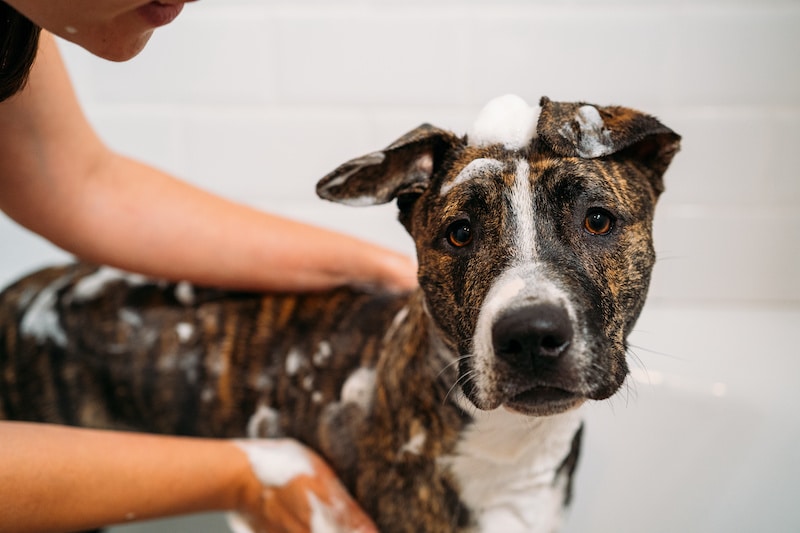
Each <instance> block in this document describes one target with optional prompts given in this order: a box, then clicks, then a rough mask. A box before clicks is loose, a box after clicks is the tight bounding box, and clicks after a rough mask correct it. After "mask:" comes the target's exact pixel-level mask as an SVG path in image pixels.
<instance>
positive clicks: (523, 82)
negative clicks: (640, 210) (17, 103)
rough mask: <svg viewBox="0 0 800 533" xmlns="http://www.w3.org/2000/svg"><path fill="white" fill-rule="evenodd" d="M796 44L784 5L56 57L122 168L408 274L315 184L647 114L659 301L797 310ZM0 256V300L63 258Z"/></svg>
mask: <svg viewBox="0 0 800 533" xmlns="http://www.w3.org/2000/svg"><path fill="white" fill-rule="evenodd" d="M797 28H800V4H798V3H797V2H795V1H791V0H785V1H781V0H771V1H767V2H764V1H758V0H750V1H748V0H739V1H735V2H720V1H713V0H705V1H697V2H689V1H680V0H663V1H660V2H650V3H647V4H644V3H641V2H636V1H634V0H616V1H615V0H606V1H604V0H572V1H567V0H562V1H558V0H551V1H538V2H535V1H522V0H506V1H501V2H497V1H489V0H471V1H464V2H456V1H454V0H450V1H448V0H426V1H424V2H422V1H413V2H408V1H402V2H401V1H391V0H362V1H355V0H353V1H336V2H321V1H316V2H310V1H308V2H288V1H283V2H281V1H277V0H276V1H265V0H203V1H201V2H197V3H195V4H192V5H189V6H187V8H186V10H185V11H184V13H183V15H182V16H181V17H180V18H179V19H178V20H177V21H176V22H175V23H174V24H172V25H171V26H170V27H167V28H164V29H161V30H159V31H158V32H157V33H156V35H155V36H154V38H153V40H152V42H151V44H150V45H149V47H148V48H147V49H146V50H145V51H144V52H143V53H142V54H141V55H140V56H139V57H137V58H136V59H134V60H133V61H130V62H129V63H126V64H114V63H107V62H104V61H101V60H99V59H96V58H94V57H92V56H90V55H89V54H87V53H85V52H84V51H83V50H81V49H78V48H76V47H74V46H72V45H69V44H65V45H64V46H63V50H64V53H65V56H66V58H67V62H68V66H69V68H70V71H71V73H72V75H73V78H74V82H75V84H76V86H77V89H78V92H79V96H80V99H81V101H82V103H83V105H84V107H85V109H86V112H87V114H88V115H89V116H90V118H91V120H92V121H93V123H94V124H95V125H96V127H97V129H98V130H99V131H100V133H101V135H102V136H103V137H104V138H105V139H106V140H107V141H108V142H109V143H110V144H111V145H112V146H114V147H116V148H117V149H119V150H120V151H123V152H125V153H127V154H129V155H132V156H134V157H137V158H140V159H143V160H145V161H149V162H151V163H152V164H154V165H157V166H160V167H162V168H165V169H167V170H169V171H171V172H173V173H175V174H177V175H179V176H182V177H184V178H185V179H187V180H190V181H193V182H195V183H198V184H200V185H201V186H203V187H206V188H208V189H211V190H213V191H216V192H218V193H220V194H224V195H226V196H229V197H232V198H234V199H237V200H241V201H244V202H248V203H251V204H254V205H257V206H260V207H262V208H264V209H270V210H275V211H279V212H282V213H286V214H289V215H292V216H298V217H302V218H305V219H308V220H312V221H315V222H319V223H322V224H330V225H332V226H333V227H336V228H339V229H341V230H343V231H351V232H353V233H357V234H359V235H361V236H365V237H368V238H370V239H374V240H378V239H380V240H381V241H382V242H385V241H389V242H393V243H396V246H397V247H398V248H399V249H402V250H406V251H409V252H410V251H411V245H410V241H409V240H408V239H407V238H405V236H404V235H403V233H402V231H401V230H400V229H399V226H398V225H397V224H396V223H395V222H394V217H393V215H392V213H391V211H390V210H385V209H384V210H360V211H354V212H351V211H347V210H341V209H339V208H336V207H332V206H328V205H326V204H323V203H321V202H320V201H319V200H317V199H316V198H315V196H314V192H313V187H314V183H315V182H316V180H317V179H318V178H319V177H321V176H322V175H324V174H325V173H326V172H328V171H329V170H331V169H332V168H334V167H335V166H336V165H338V164H339V163H341V162H343V161H344V160H346V159H348V158H350V157H353V156H356V155H360V154H362V153H364V152H367V151H371V150H373V149H375V148H379V147H381V146H384V145H385V144H387V143H388V142H390V141H391V140H393V139H394V138H396V137H397V136H399V135H400V134H402V133H404V132H405V131H407V130H408V129H410V128H412V127H414V126H416V125H418V124H419V123H421V122H426V121H427V122H433V123H435V124H437V125H440V126H444V127H449V128H451V129H453V130H455V131H458V132H462V131H464V130H465V129H466V128H467V127H468V126H469V124H470V122H471V120H472V117H473V116H474V114H475V113H476V112H477V110H478V109H479V108H480V107H481V105H482V104H483V103H484V102H485V101H486V100H488V99H489V98H492V97H494V96H497V95H499V94H504V93H508V92H515V93H518V94H520V95H522V96H523V97H525V98H527V99H529V100H530V101H535V100H537V99H538V98H539V96H541V95H543V94H546V95H548V96H550V97H552V98H555V99H561V100H573V99H580V100H586V101H591V102H596V103H601V104H605V103H617V104H622V105H628V106H631V107H636V108H639V109H642V110H645V111H648V112H651V113H653V114H656V115H657V116H659V117H660V118H661V119H662V120H663V121H664V122H665V123H666V124H667V125H669V126H671V127H673V128H674V129H675V130H677V131H678V132H680V133H682V134H683V136H684V142H683V151H682V153H681V154H679V155H678V157H677V158H676V159H675V162H674V165H673V167H672V168H671V169H670V171H669V173H668V175H667V190H668V192H667V193H666V194H665V195H664V197H663V200H662V204H661V206H660V210H659V213H658V218H657V236H658V242H657V248H658V249H659V251H660V252H661V255H662V258H663V261H662V262H661V264H660V265H659V267H658V270H657V272H656V276H655V279H654V282H653V288H652V292H651V297H652V298H653V299H661V300H668V301H695V300H698V299H700V300H711V301H734V300H736V301H756V300H757V301H781V302H787V301H788V302H798V301H800V284H798V282H797V281H796V279H797V276H796V274H797V273H798V272H800V250H799V249H800V243H799V242H798V233H800V215H799V214H798V213H797V212H796V210H795V208H794V206H796V205H798V203H800V179H798V175H797V170H796V168H797V166H796V165H795V163H794V151H795V147H796V146H797V145H798V143H799V142H800V69H798V68H797V66H796V58H797V57H798V56H800V32H798V31H797ZM0 238H2V242H4V243H8V244H9V247H8V249H9V252H8V253H7V254H4V257H3V258H2V259H0V281H8V280H10V279H11V278H13V277H14V276H17V275H19V274H21V273H22V272H24V271H26V270H29V269H32V268H34V267H36V266H38V265H39V264H41V263H42V262H46V261H51V260H53V258H55V257H60V255H59V254H58V253H57V252H54V251H52V250H49V248H48V247H47V246H46V245H42V244H41V243H40V242H38V241H37V240H35V239H31V237H30V236H29V235H28V234H27V233H24V232H21V231H20V230H18V229H16V228H15V227H14V226H13V223H11V222H9V221H7V220H5V219H4V220H3V221H2V222H1V223H0ZM11 244H13V247H12V246H10V245H11ZM11 250H13V252H12V251H11Z"/></svg>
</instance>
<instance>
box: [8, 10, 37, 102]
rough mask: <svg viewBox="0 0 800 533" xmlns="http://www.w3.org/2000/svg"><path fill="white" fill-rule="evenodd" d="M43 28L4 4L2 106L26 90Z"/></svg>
mask: <svg viewBox="0 0 800 533" xmlns="http://www.w3.org/2000/svg"><path fill="white" fill-rule="evenodd" d="M40 31H41V28H40V27H39V26H37V25H36V24H34V23H33V22H31V21H30V20H28V19H27V18H26V17H24V16H22V15H20V14H19V12H17V10H16V9H14V8H13V7H11V6H10V5H8V4H6V3H5V2H0V102H2V101H3V100H5V99H6V98H8V97H10V96H13V95H14V94H16V93H17V92H19V90H20V89H22V88H23V87H24V86H25V82H26V81H27V80H28V73H29V72H30V70H31V65H32V64H33V60H34V58H35V57H36V50H37V49H38V47H39V32H40Z"/></svg>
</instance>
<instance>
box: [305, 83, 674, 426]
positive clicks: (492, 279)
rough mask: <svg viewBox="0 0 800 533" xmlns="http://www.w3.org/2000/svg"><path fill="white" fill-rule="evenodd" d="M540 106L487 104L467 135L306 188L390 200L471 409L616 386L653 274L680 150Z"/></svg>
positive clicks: (653, 130) (533, 405)
mask: <svg viewBox="0 0 800 533" xmlns="http://www.w3.org/2000/svg"><path fill="white" fill-rule="evenodd" d="M540 106H541V109H538V108H531V107H528V105H527V104H525V102H523V101H522V100H521V99H519V98H518V97H514V96H506V97H501V98H499V99H496V100H494V101H492V102H490V103H489V104H488V105H487V106H486V108H484V111H482V113H481V115H480V116H479V118H478V120H477V121H476V123H475V126H474V127H473V129H472V131H471V132H470V133H469V134H468V135H466V136H464V137H459V136H457V135H455V134H454V133H452V132H449V131H445V130H441V129H438V128H436V127H433V126H430V125H427V124H426V125H422V126H420V127H418V128H416V129H415V130H413V131H411V132H409V133H408V134H406V135H404V136H403V137H401V138H400V139H399V140H397V141H396V142H395V143H393V144H392V145H391V146H389V147H388V148H386V149H385V150H382V151H380V152H374V153H371V154H368V155H366V156H363V157H360V158H357V159H354V160H352V161H349V162H347V163H345V164H343V165H342V166H340V167H339V168H338V169H336V170H335V171H334V172H332V173H331V174H329V175H328V176H326V177H325V178H323V179H322V180H321V181H320V182H319V184H318V187H317V191H318V193H319V195H320V196H322V197H323V198H326V199H330V200H333V201H337V202H342V203H348V204H354V205H370V204H379V203H385V202H389V201H391V200H392V199H397V204H398V206H399V209H400V220H401V222H402V223H403V225H404V226H405V227H406V229H407V230H408V231H409V233H410V234H411V236H412V237H413V239H414V241H415V243H416V248H417V254H418V261H419V283H420V286H421V288H422V289H423V291H424V293H425V302H426V305H427V310H428V313H429V314H430V315H431V317H432V319H433V321H434V322H435V324H436V326H437V327H438V328H439V329H440V330H441V332H442V334H443V337H444V339H445V342H447V343H449V345H450V347H451V348H452V349H453V350H454V351H455V352H457V354H458V355H459V356H460V359H459V373H460V375H459V382H460V384H461V387H462V389H463V392H464V393H465V395H466V397H467V398H468V399H469V400H470V401H471V402H472V403H473V404H474V405H475V406H476V407H478V408H480V409H494V408H497V407H499V406H501V405H505V406H506V407H508V408H510V409H512V410H516V411H519V412H523V413H527V414H532V415H547V414H554V413H557V412H561V411H565V410H567V409H570V408H573V407H576V406H577V405H580V404H581V403H582V402H583V401H584V400H586V399H595V400H599V399H604V398H607V397H609V396H611V395H612V394H613V393H614V392H616V391H617V390H618V389H619V387H620V386H621V384H622V382H623V381H624V379H625V376H626V375H627V372H628V368H627V364H626V360H625V357H626V349H627V346H626V340H625V339H626V337H627V335H628V334H629V333H630V331H631V328H632V327H633V324H634V322H635V321H636V319H637V317H638V315H639V312H640V311H641V309H642V305H643V303H644V299H645V296H646V293H647V287H648V284H649V280H650V272H651V270H652V267H653V263H654V261H655V253H654V251H653V246H652V235H651V234H652V232H651V227H652V219H653V209H654V206H655V203H656V199H657V198H658V196H659V194H660V193H661V191H662V190H663V185H662V175H663V173H664V171H665V170H666V168H667V166H668V165H669V163H670V161H671V159H672V157H673V155H674V154H675V153H676V152H677V150H678V147H679V140H680V137H679V136H678V135H677V134H675V133H674V132H673V131H672V130H670V129H669V128H667V127H666V126H664V125H662V124H661V123H660V122H658V121H657V120H656V119H655V118H653V117H650V116H648V115H645V114H642V113H639V112H637V111H634V110H631V109H626V108H623V107H599V106H594V105H590V104H584V103H558V102H552V101H550V100H549V99H547V98H543V99H542V101H541V103H540ZM537 115H538V118H537Z"/></svg>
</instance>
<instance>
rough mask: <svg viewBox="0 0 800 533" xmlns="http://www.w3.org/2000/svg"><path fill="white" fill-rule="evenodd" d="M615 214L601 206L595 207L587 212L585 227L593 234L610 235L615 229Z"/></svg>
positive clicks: (584, 221)
mask: <svg viewBox="0 0 800 533" xmlns="http://www.w3.org/2000/svg"><path fill="white" fill-rule="evenodd" d="M615 222H616V219H615V218H614V215H612V214H611V213H609V212H608V211H606V210H605V209H602V208H600V207H593V208H591V209H589V210H588V211H587V212H586V218H585V219H584V220H583V229H585V230H586V231H588V232H589V233H591V234H592V235H608V234H609V233H611V230H613V229H614V223H615Z"/></svg>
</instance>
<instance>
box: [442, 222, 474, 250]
mask: <svg viewBox="0 0 800 533" xmlns="http://www.w3.org/2000/svg"><path fill="white" fill-rule="evenodd" d="M447 240H448V242H449V243H450V244H452V245H453V246H455V247H456V248H463V247H464V246H466V245H468V244H469V243H471V242H472V226H471V225H470V223H469V220H459V221H458V222H454V223H453V224H451V225H450V227H449V228H447Z"/></svg>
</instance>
